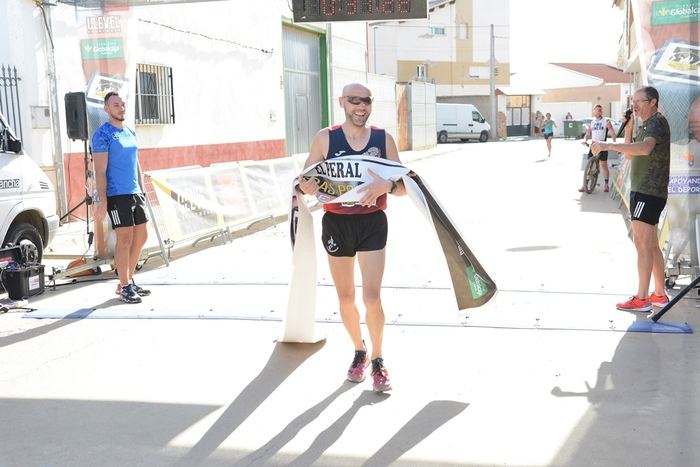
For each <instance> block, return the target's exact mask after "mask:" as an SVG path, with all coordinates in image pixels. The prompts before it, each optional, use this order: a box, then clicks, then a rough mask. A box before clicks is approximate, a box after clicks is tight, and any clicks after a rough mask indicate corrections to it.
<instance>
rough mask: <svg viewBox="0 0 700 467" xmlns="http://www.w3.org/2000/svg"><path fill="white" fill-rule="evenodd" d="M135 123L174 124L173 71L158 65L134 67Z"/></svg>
mask: <svg viewBox="0 0 700 467" xmlns="http://www.w3.org/2000/svg"><path fill="white" fill-rule="evenodd" d="M136 123H137V124H140V125H163V124H166V125H167V124H171V123H175V96H174V95H173V69H172V68H170V67H167V66H160V65H144V64H141V63H139V64H138V65H136Z"/></svg>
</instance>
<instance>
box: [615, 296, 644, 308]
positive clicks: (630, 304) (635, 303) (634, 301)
mask: <svg viewBox="0 0 700 467" xmlns="http://www.w3.org/2000/svg"><path fill="white" fill-rule="evenodd" d="M616 306H617V309H618V310H623V311H651V301H650V300H649V299H646V300H642V299H641V298H639V297H637V296H636V295H635V296H633V297H631V298H630V299H629V300H627V301H626V302H623V303H618V304H617V305H616Z"/></svg>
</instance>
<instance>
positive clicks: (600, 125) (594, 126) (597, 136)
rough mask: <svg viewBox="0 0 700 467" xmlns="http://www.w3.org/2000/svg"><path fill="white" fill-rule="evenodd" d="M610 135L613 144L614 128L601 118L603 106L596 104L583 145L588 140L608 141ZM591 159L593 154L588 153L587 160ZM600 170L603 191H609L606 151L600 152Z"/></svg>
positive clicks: (583, 187) (583, 190)
mask: <svg viewBox="0 0 700 467" xmlns="http://www.w3.org/2000/svg"><path fill="white" fill-rule="evenodd" d="M609 134H611V135H612V139H613V142H615V141H616V135H615V128H613V126H612V123H610V121H609V120H607V119H605V118H603V106H602V105H600V104H598V105H596V106H595V107H593V120H592V121H591V125H590V126H589V127H588V130H586V138H585V139H584V141H583V143H584V144H586V143H587V142H588V140H589V139H590V140H593V141H603V142H605V141H606V140H607V139H608V135H609ZM591 157H593V152H591V150H589V151H588V158H589V159H590V158H591ZM598 158H599V159H600V170H601V172H603V178H604V179H605V185H604V186H603V191H610V185H608V181H609V180H610V169H609V168H608V151H600V153H599V157H598ZM578 191H580V192H581V193H584V192H586V187H585V186H582V187H581V188H579V189H578Z"/></svg>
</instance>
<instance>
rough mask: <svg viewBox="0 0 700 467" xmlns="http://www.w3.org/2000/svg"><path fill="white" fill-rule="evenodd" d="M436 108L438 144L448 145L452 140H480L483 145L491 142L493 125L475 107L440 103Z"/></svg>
mask: <svg viewBox="0 0 700 467" xmlns="http://www.w3.org/2000/svg"><path fill="white" fill-rule="evenodd" d="M435 108H436V116H435V117H436V119H435V126H436V128H437V140H438V143H446V142H447V141H448V140H450V139H461V140H462V141H466V140H469V139H478V140H479V141H481V142H482V143H485V142H486V141H488V140H489V136H490V135H491V125H489V124H488V123H487V122H486V120H485V119H484V117H482V116H481V112H479V109H477V108H476V107H474V106H473V105H471V104H441V103H438V104H435Z"/></svg>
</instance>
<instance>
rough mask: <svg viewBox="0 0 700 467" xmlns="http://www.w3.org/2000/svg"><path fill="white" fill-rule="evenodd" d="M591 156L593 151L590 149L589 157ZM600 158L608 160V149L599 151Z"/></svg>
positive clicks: (602, 160)
mask: <svg viewBox="0 0 700 467" xmlns="http://www.w3.org/2000/svg"><path fill="white" fill-rule="evenodd" d="M591 157H593V151H591V150H590V149H589V150H588V158H589V159H590V158H591ZM598 160H600V161H601V162H604V161H607V160H608V151H600V153H598Z"/></svg>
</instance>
